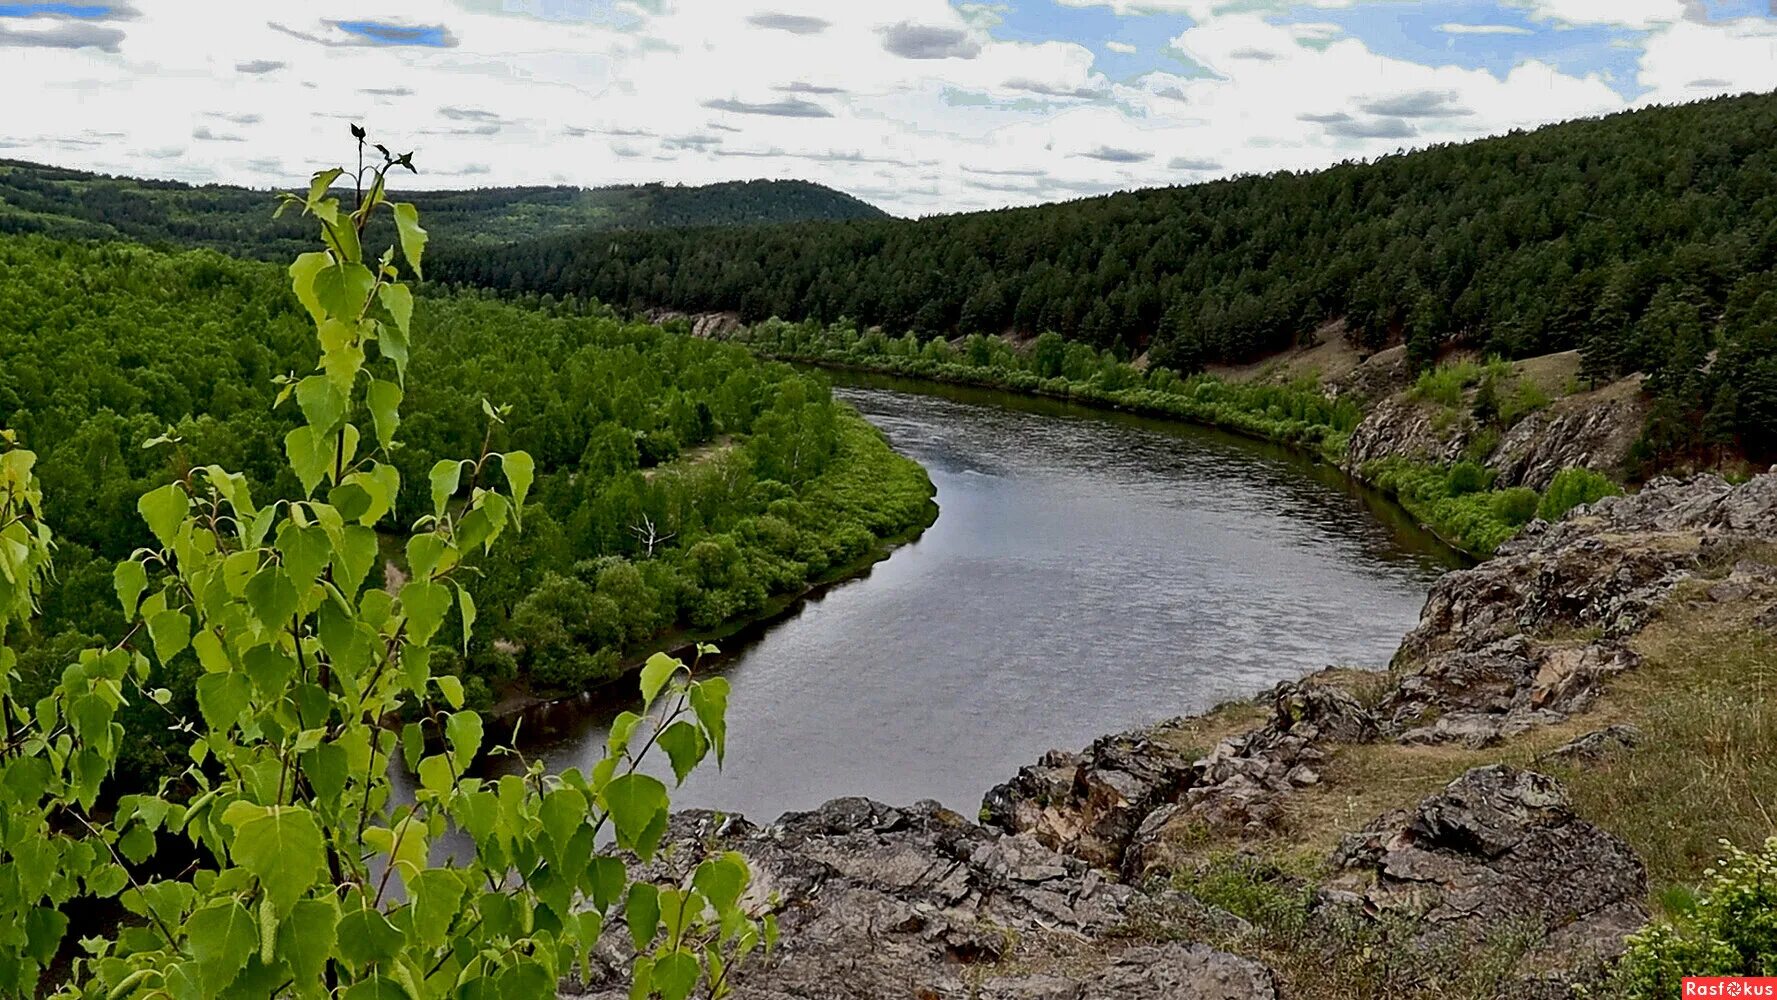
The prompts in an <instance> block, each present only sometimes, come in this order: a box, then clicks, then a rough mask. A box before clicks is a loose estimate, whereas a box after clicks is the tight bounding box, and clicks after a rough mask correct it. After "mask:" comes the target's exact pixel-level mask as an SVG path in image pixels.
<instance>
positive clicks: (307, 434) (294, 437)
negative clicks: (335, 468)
mask: <svg viewBox="0 0 1777 1000" xmlns="http://www.w3.org/2000/svg"><path fill="white" fill-rule="evenodd" d="M333 453H334V438H333V436H332V435H331V434H327V433H324V432H321V431H317V430H316V429H315V428H313V427H298V428H296V429H295V430H293V431H291V432H290V433H288V434H286V435H284V455H285V456H286V457H288V458H289V459H290V468H292V469H294V470H295V472H296V478H297V479H300V480H302V495H303V496H304V497H311V496H314V495H315V490H316V489H317V488H319V487H320V485H321V480H323V479H325V478H326V477H327V472H328V467H329V466H331V465H332V464H333Z"/></svg>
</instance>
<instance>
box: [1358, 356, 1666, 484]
mask: <svg viewBox="0 0 1777 1000" xmlns="http://www.w3.org/2000/svg"><path fill="white" fill-rule="evenodd" d="M1467 405H1468V403H1467V402H1465V404H1464V407H1466V406H1467ZM1647 412H1648V401H1647V398H1646V397H1645V395H1644V394H1643V393H1642V391H1641V377H1640V376H1638V375H1637V376H1632V377H1630V378H1627V379H1624V380H1622V381H1620V382H1616V383H1613V384H1611V385H1609V386H1605V387H1603V388H1601V389H1597V390H1594V391H1591V392H1582V393H1578V394H1575V395H1572V396H1567V397H1564V398H1562V399H1559V400H1556V401H1555V402H1553V403H1552V404H1550V405H1549V406H1548V407H1547V408H1545V409H1540V410H1536V411H1534V412H1531V413H1529V414H1527V415H1525V416H1524V417H1523V418H1522V419H1520V420H1518V421H1517V422H1516V423H1514V424H1513V425H1512V426H1511V427H1510V428H1508V429H1507V430H1505V431H1504V432H1503V433H1499V432H1497V431H1483V430H1482V428H1481V426H1480V425H1478V424H1477V423H1476V422H1475V420H1474V419H1473V417H1472V416H1471V415H1470V414H1469V412H1467V410H1466V409H1465V408H1450V407H1446V406H1441V405H1438V404H1435V403H1428V402H1423V401H1420V400H1417V399H1415V398H1414V397H1413V395H1412V393H1410V392H1407V391H1399V392H1395V393H1393V394H1392V395H1389V396H1386V397H1384V398H1382V399H1380V400H1379V401H1377V402H1376V403H1375V404H1374V405H1373V406H1372V407H1371V409H1370V411H1369V413H1368V415H1367V416H1366V417H1365V418H1364V420H1363V422H1362V423H1360V424H1359V425H1358V427H1357V429H1356V430H1354V431H1353V432H1352V434H1351V441H1350V443H1349V445H1348V446H1347V451H1346V463H1345V464H1346V468H1347V469H1348V470H1349V471H1352V472H1354V473H1361V472H1362V470H1363V468H1364V466H1366V465H1368V464H1369V463H1371V462H1374V461H1379V460H1382V459H1389V458H1405V459H1409V460H1412V461H1415V462H1428V463H1433V464H1438V465H1450V464H1453V463H1455V462H1460V461H1462V460H1463V459H1465V458H1476V457H1480V459H1481V461H1482V464H1484V465H1485V466H1486V467H1487V468H1489V469H1491V470H1493V472H1495V473H1496V474H1497V476H1498V478H1497V480H1496V481H1495V485H1497V486H1500V487H1509V486H1528V487H1530V488H1532V489H1535V490H1539V491H1541V490H1545V489H1547V488H1548V486H1549V483H1550V482H1551V481H1552V480H1554V478H1555V474H1556V473H1557V472H1560V471H1561V470H1562V469H1566V468H1574V467H1581V468H1587V469H1591V470H1593V471H1595V472H1601V473H1604V474H1606V475H1609V476H1611V477H1613V478H1622V476H1623V474H1624V472H1625V471H1626V470H1627V467H1628V459H1629V450H1630V448H1631V447H1632V446H1633V445H1634V444H1635V441H1636V439H1637V437H1639V436H1640V434H1641V428H1642V425H1643V424H1644V423H1645V422H1646V420H1647ZM1482 449H1484V454H1482V455H1480V456H1477V455H1476V452H1477V451H1480V450H1482Z"/></svg>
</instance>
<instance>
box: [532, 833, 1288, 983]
mask: <svg viewBox="0 0 1777 1000" xmlns="http://www.w3.org/2000/svg"><path fill="white" fill-rule="evenodd" d="M730 850H732V851H739V852H740V853H741V854H743V855H745V856H746V859H747V861H748V863H749V865H751V867H752V870H753V884H752V886H751V887H750V888H749V890H748V893H749V896H748V899H749V901H750V902H751V903H752V904H753V905H764V904H765V903H766V901H767V900H769V899H771V898H773V897H775V898H776V899H778V900H779V906H778V909H777V913H778V921H779V926H780V928H781V930H782V938H781V941H780V944H779V947H778V950H777V951H776V952H775V954H774V955H772V956H771V957H770V958H769V959H765V960H754V961H752V962H749V963H747V964H745V965H744V966H742V967H741V969H740V971H739V972H738V973H737V977H738V978H737V979H736V982H735V991H734V994H733V995H734V996H735V997H737V998H742V1000H790V998H795V1000H829V998H831V1000H840V998H845V1000H854V998H855V1000H878V998H889V997H907V998H918V1000H952V998H956V1000H963V998H969V1000H1148V998H1152V1000H1162V998H1166V1000H1273V998H1275V997H1276V996H1277V991H1276V987H1275V985H1274V983H1273V980H1272V975H1271V973H1270V971H1269V970H1267V969H1266V968H1265V967H1263V966H1261V965H1259V964H1257V963H1254V962H1251V961H1248V960H1246V959H1243V958H1240V957H1237V956H1235V955H1230V954H1228V953H1226V952H1221V951H1217V950H1215V949H1213V948H1209V947H1206V946H1204V945H1202V944H1195V943H1188V942H1177V941H1172V942H1164V943H1153V942H1144V941H1143V940H1141V939H1140V938H1139V936H1136V935H1132V934H1131V933H1129V929H1130V928H1131V927H1132V926H1136V925H1138V924H1139V923H1140V922H1142V921H1143V920H1148V919H1153V918H1154V917H1153V915H1154V914H1157V913H1160V912H1162V911H1165V910H1167V909H1169V908H1171V909H1180V908H1188V907H1193V906H1194V905H1195V904H1194V903H1193V901H1192V900H1190V898H1189V897H1187V896H1184V895H1182V894H1178V893H1170V892H1161V893H1155V894H1149V893H1143V892H1140V891H1138V890H1136V889H1134V888H1132V887H1130V886H1127V885H1123V884H1120V883H1118V882H1117V881H1115V880H1114V879H1112V878H1109V877H1107V876H1106V875H1105V874H1104V873H1102V872H1100V871H1099V870H1098V869H1095V868H1093V867H1092V866H1090V865H1088V864H1086V863H1085V862H1083V861H1081V860H1079V859H1077V858H1073V857H1069V856H1066V855H1061V854H1057V853H1055V852H1054V851H1051V850H1049V849H1048V848H1046V847H1043V846H1042V845H1041V844H1039V843H1037V841H1036V838H1035V837H1032V836H1029V835H1013V836H1007V835H1001V834H998V833H995V832H991V831H988V830H986V829H984V828H982V827H980V826H977V825H975V824H973V823H970V822H968V821H967V820H965V819H964V818H963V817H961V816H958V815H957V814H955V813H953V812H949V811H947V810H945V809H944V808H943V807H941V806H939V805H937V804H936V803H930V802H926V803H920V804H918V805H914V806H912V807H909V808H894V807H890V806H885V805H882V804H881V803H877V802H871V801H868V800H866V799H837V800H835V801H832V802H829V803H827V804H826V805H824V806H822V807H821V808H819V809H817V810H815V811H813V812H806V813H791V814H788V815H786V816H784V817H783V818H781V819H779V820H778V821H777V822H776V823H774V824H772V825H771V826H768V827H756V826H753V825H752V824H750V823H747V822H746V821H745V820H741V819H736V818H724V817H721V816H719V815H716V814H713V813H707V812H687V813H681V814H679V815H677V816H675V817H674V818H673V822H672V826H671V827H670V829H669V832H668V839H667V848H666V849H665V850H664V851H663V852H662V854H661V856H660V858H661V859H660V860H659V861H657V862H655V863H654V864H653V865H652V866H650V867H648V868H645V869H643V871H644V873H645V874H647V875H648V876H650V877H652V878H655V879H657V880H662V881H679V880H686V879H688V878H689V877H690V873H691V871H692V870H694V869H695V868H696V866H697V864H698V863H699V862H700V861H701V860H703V858H705V857H707V856H708V855H709V854H710V853H711V852H719V851H730ZM626 941H627V938H626V936H625V935H622V934H611V935H607V936H606V939H605V941H604V942H603V943H602V945H601V952H602V954H601V958H602V959H603V965H602V971H603V972H604V973H605V976H604V977H603V978H604V981H603V982H595V983H592V984H587V985H586V986H585V988H584V992H569V993H567V994H565V995H569V996H580V995H584V996H590V997H596V998H599V1000H618V998H622V997H627V996H628V995H629V994H628V987H627V986H626V985H623V977H622V975H621V973H622V970H623V969H624V968H625V967H626V965H627V962H628V960H629V958H630V955H629V953H628V951H627V944H626Z"/></svg>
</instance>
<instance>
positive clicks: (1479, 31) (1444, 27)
mask: <svg viewBox="0 0 1777 1000" xmlns="http://www.w3.org/2000/svg"><path fill="white" fill-rule="evenodd" d="M1438 30H1439V31H1442V32H1443V33H1444V34H1446V35H1534V34H1536V32H1534V31H1531V30H1530V29H1529V28H1523V27H1519V26H1518V25H1516V24H1456V23H1450V24H1440V25H1438Z"/></svg>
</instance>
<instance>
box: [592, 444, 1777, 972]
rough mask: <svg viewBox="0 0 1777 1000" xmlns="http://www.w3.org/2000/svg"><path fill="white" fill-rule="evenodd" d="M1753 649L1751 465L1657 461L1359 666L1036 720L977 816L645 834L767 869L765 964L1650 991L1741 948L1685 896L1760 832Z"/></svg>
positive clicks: (1775, 524)
mask: <svg viewBox="0 0 1777 1000" xmlns="http://www.w3.org/2000/svg"><path fill="white" fill-rule="evenodd" d="M1774 682H1777V475H1767V476H1762V477H1756V478H1754V479H1752V480H1751V481H1750V482H1747V483H1745V484H1742V485H1738V486H1735V485H1731V484H1729V483H1727V482H1725V481H1723V480H1721V479H1719V478H1716V477H1708V476H1706V477H1699V478H1697V479H1693V480H1689V481H1677V480H1660V481H1656V482H1654V483H1651V484H1649V486H1648V487H1647V488H1646V489H1645V490H1644V491H1642V492H1641V493H1639V494H1637V495H1635V496H1632V497H1618V498H1611V499H1606V500H1603V501H1601V502H1599V503H1597V504H1595V505H1591V506H1589V507H1584V508H1581V509H1579V510H1577V511H1575V512H1572V513H1571V514H1570V515H1569V516H1567V517H1565V518H1563V519H1561V520H1560V521H1559V522H1557V523H1554V524H1539V525H1536V526H1534V527H1532V528H1531V529H1530V530H1529V531H1527V532H1525V533H1524V535H1523V536H1522V537H1520V538H1518V539H1515V540H1513V541H1511V542H1509V543H1507V544H1506V545H1504V546H1502V548H1501V550H1500V553H1499V554H1498V556H1496V557H1495V558H1494V559H1492V560H1490V561H1488V562H1486V563H1483V564H1482V565H1480V566H1478V567H1476V568H1474V569H1470V570H1464V571H1459V572H1455V573H1451V574H1448V575H1447V576H1445V577H1444V578H1443V579H1442V580H1440V581H1439V583H1438V584H1437V585H1436V587H1435V588H1434V589H1433V592H1432V595H1431V598H1430V600H1429V601H1428V602H1427V604H1426V606H1425V609H1424V611H1423V613H1422V615H1421V618H1420V623H1419V627H1418V628H1417V629H1415V630H1414V631H1413V632H1412V633H1410V634H1409V635H1408V636H1407V638H1406V639H1405V640H1404V641H1403V642H1402V644H1401V646H1400V649H1399V651H1398V652H1397V654H1396V656H1395V658H1394V663H1393V665H1392V667H1391V668H1390V670H1389V671H1388V672H1386V673H1365V672H1361V671H1349V670H1345V671H1329V672H1325V673H1322V674H1318V675H1315V676H1312V677H1309V678H1307V679H1305V680H1303V681H1301V682H1298V683H1285V684H1282V685H1279V686H1278V687H1277V688H1276V689H1275V690H1273V691H1272V692H1270V693H1268V694H1266V695H1264V696H1262V697H1260V698H1258V699H1255V700H1252V701H1239V702H1233V703H1230V704H1228V705H1225V706H1223V707H1221V708H1219V709H1216V710H1214V711H1212V712H1209V713H1207V714H1205V715H1201V716H1196V717H1190V718H1181V719H1176V720H1173V721H1170V722H1167V723H1162V724H1160V725H1157V726H1152V727H1146V728H1143V729H1140V730H1136V731H1132V732H1128V733H1123V734H1118V735H1111V736H1106V737H1103V738H1101V739H1099V740H1097V741H1095V742H1094V743H1093V744H1092V745H1091V746H1090V747H1088V748H1086V749H1085V750H1083V751H1081V752H1079V753H1071V752H1063V751H1056V752H1052V753H1050V754H1048V755H1046V756H1045V757H1043V758H1042V760H1040V761H1039V762H1037V763H1035V764H1033V765H1031V766H1029V767H1026V768H1024V769H1023V770H1022V771H1021V772H1020V773H1019V774H1018V775H1017V776H1016V777H1015V778H1014V779H1013V780H1011V781H1009V782H1007V783H1006V784H1004V785H1002V786H1000V787H998V788H996V789H994V790H993V791H992V792H990V793H989V794H988V795H987V797H986V799H985V801H984V803H983V809H982V816H981V820H982V822H981V824H980V825H977V824H976V823H974V822H971V821H970V820H968V819H966V818H964V817H962V816H959V815H957V814H955V813H951V812H947V811H945V810H943V809H941V808H939V807H937V806H936V805H935V804H933V803H922V804H918V805H915V806H912V807H907V808H891V807H888V806H883V805H879V804H876V803H872V802H868V801H865V800H860V799H850V800H843V799H842V800H838V801H835V802H831V803H828V804H827V805H826V806H823V807H822V808H820V809H818V810H814V811H812V812H808V813H793V814H790V815H786V816H784V817H783V818H782V819H780V820H778V821H777V823H775V824H773V825H772V826H770V827H766V828H758V827H754V826H751V825H750V824H748V823H746V822H745V821H744V820H741V819H738V818H733V817H727V818H723V817H717V816H715V815H713V814H708V813H689V814H682V815H680V816H677V817H675V820H674V823H673V827H672V838H673V840H674V842H675V844H676V845H678V846H677V848H676V850H677V851H678V852H682V853H679V854H675V855H674V856H673V860H672V861H671V862H670V863H671V864H672V865H673V866H682V867H684V869H685V870H686V871H689V870H690V868H691V867H693V866H695V864H696V863H697V861H698V859H699V858H700V857H702V856H704V855H705V854H706V853H708V852H715V851H721V850H727V849H732V850H738V851H740V852H741V853H742V854H744V855H745V856H746V857H747V858H748V861H749V863H750V864H752V865H753V867H754V871H755V873H756V877H758V878H760V879H761V880H762V881H763V882H764V883H765V884H768V885H770V886H771V888H772V891H773V892H775V893H777V894H779V897H780V898H781V912H782V915H783V916H782V919H783V920H784V927H785V934H784V948H783V951H782V952H781V954H780V956H779V957H778V958H775V959H772V960H768V961H764V962H761V963H757V964H749V965H748V966H747V967H746V968H745V969H744V970H743V971H742V973H741V976H742V982H741V983H739V984H737V985H741V986H742V987H743V988H748V987H750V988H754V989H762V990H766V991H768V992H771V991H775V992H772V993H771V995H782V996H792V997H825V996H828V995H829V993H828V992H825V991H824V986H823V984H825V983H830V982H832V981H834V979H835V977H838V976H844V977H845V980H846V981H847V982H849V983H856V984H861V985H862V988H863V989H864V990H865V992H869V991H870V990H871V989H872V988H875V989H876V990H877V992H878V993H880V994H881V995H889V994H891V993H893V994H894V995H901V994H904V993H906V992H908V990H909V988H910V987H911V988H913V990H914V991H915V992H917V993H918V994H919V995H929V996H936V997H949V996H965V995H967V996H983V997H988V996H991V997H995V998H999V1000H1038V998H1044V1000H1047V998H1052V997H1057V996H1068V997H1089V998H1094V1000H1098V998H1104V1000H1109V998H1111V997H1116V998H1119V1000H1126V998H1135V1000H1145V998H1155V1000H1158V998H1161V997H1166V998H1174V997H1186V998H1199V1000H1209V998H1214V1000H1275V998H1278V997H1285V998H1291V1000H1360V998H1362V1000H1368V998H1374V997H1388V998H1393V997H1402V998H1405V997H1420V996H1439V997H1452V998H1457V1000H1495V998H1498V997H1502V996H1510V997H1534V998H1543V997H1548V998H1554V997H1574V996H1576V995H1578V994H1579V993H1580V992H1581V991H1583V990H1586V989H1588V988H1590V989H1591V990H1592V992H1591V993H1589V994H1586V995H1590V996H1622V997H1627V998H1630V1000H1653V998H1656V997H1666V996H1673V995H1676V990H1677V983H1676V976H1677V975H1678V974H1679V973H1681V972H1692V971H1696V969H1695V968H1693V967H1692V966H1691V965H1689V964H1686V963H1687V961H1689V960H1687V959H1685V958H1683V957H1682V956H1685V955H1691V956H1695V955H1699V954H1705V953H1706V954H1708V955H1710V956H1711V958H1710V961H1711V962H1712V963H1713V965H1712V967H1711V969H1710V970H1709V971H1713V972H1718V973H1724V974H1734V973H1741V974H1754V973H1756V972H1757V971H1758V970H1759V968H1760V966H1759V964H1758V963H1760V962H1763V961H1768V960H1769V955H1770V950H1768V946H1769V944H1770V942H1769V941H1768V940H1767V939H1766V938H1764V937H1760V936H1758V935H1750V936H1747V935H1742V936H1741V937H1739V938H1736V939H1734V940H1733V941H1720V942H1717V943H1714V944H1711V943H1710V940H1709V939H1708V938H1707V937H1699V935H1703V934H1706V933H1707V932H1706V931H1704V930H1700V929H1699V928H1698V926H1697V925H1695V924H1694V923H1693V920H1694V914H1696V913H1697V912H1698V911H1699V904H1698V902H1697V896H1696V893H1695V891H1694V887H1695V886H1696V885H1697V883H1698V881H1699V880H1700V879H1702V878H1703V875H1704V871H1705V869H1707V868H1710V866H1712V865H1713V864H1714V863H1715V862H1716V861H1717V860H1718V858H1719V857H1720V856H1721V852H1722V847H1721V844H1722V842H1723V841H1726V842H1728V843H1732V844H1737V845H1741V846H1745V847H1749V848H1750V847H1755V846H1756V845H1758V844H1759V843H1760V842H1762V841H1763V840H1764V838H1766V837H1768V836H1771V835H1772V834H1773V833H1777V830H1774V826H1777V824H1774V823H1773V820H1772V816H1771V813H1770V812H1769V804H1768V803H1766V802H1765V801H1764V795H1765V793H1766V792H1767V791H1768V789H1769V788H1771V787H1777V755H1773V754H1771V753H1770V750H1771V748H1772V747H1773V746H1777V706H1774V705H1773V702H1772V701H1771V699H1770V692H1771V690H1772V684H1773V683H1774ZM675 870H677V868H675ZM915 872H926V873H942V874H941V875H936V876H933V877H931V878H927V877H924V876H921V877H917V878H911V879H910V878H909V877H908V876H909V873H915ZM1748 919H1751V920H1754V921H1756V920H1758V919H1762V918H1761V917H1759V916H1758V915H1757V914H1756V913H1753V912H1750V911H1749V912H1748ZM1649 920H1652V921H1654V922H1655V923H1656V924H1659V925H1661V926H1670V927H1674V928H1676V929H1674V930H1670V931H1662V932H1660V933H1656V934H1653V935H1650V936H1646V937H1641V938H1637V937H1635V935H1636V933H1637V932H1638V931H1639V930H1640V929H1641V928H1642V927H1643V926H1644V925H1645V924H1646V923H1647V922H1648V921H1649ZM1687 948H1688V949H1690V950H1688V951H1687V950H1685V949H1687ZM1710 948H1713V949H1714V950H1713V951H1709V950H1708V949H1710ZM1760 948H1767V950H1766V951H1764V952H1762V953H1761V952H1760V951H1759V949H1760ZM1625 949H1627V951H1628V957H1627V958H1626V959H1624V960H1623V964H1621V965H1618V964H1616V962H1617V956H1619V955H1622V954H1623V953H1624V952H1625ZM1699 949H1702V950H1699ZM1736 949H1739V950H1738V951H1737V950H1736ZM1761 955H1762V956H1763V957H1761ZM620 967H621V962H620V960H619V962H618V963H617V964H616V965H614V966H611V967H609V972H608V974H611V975H613V976H615V975H617V973H616V971H615V970H616V969H619V968H620ZM592 986H593V988H592V992H591V995H592V996H595V997H604V996H607V995H611V996H616V995H618V994H616V993H611V994H607V993H605V992H601V991H600V988H599V979H598V977H597V976H596V975H595V977H594V982H593V984H592Z"/></svg>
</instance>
